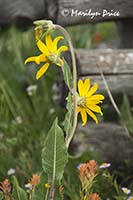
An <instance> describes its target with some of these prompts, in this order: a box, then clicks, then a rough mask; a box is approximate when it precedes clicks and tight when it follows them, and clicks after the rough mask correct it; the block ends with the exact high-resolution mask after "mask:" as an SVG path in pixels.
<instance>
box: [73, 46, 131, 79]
mask: <svg viewBox="0 0 133 200" xmlns="http://www.w3.org/2000/svg"><path fill="white" fill-rule="evenodd" d="M75 51H76V54H77V58H78V60H79V62H80V64H81V68H80V74H81V75H87V74H99V69H98V67H97V64H98V65H99V66H100V68H101V70H102V71H103V72H104V74H108V75H109V74H111V75H117V74H118V75H119V74H120V75H122V74H124V75H125V74H129V75H133V49H132V50H129V49H128V50H127V49H123V50H122V49H99V50H85V49H77V50H75ZM132 78H133V77H132Z"/></svg>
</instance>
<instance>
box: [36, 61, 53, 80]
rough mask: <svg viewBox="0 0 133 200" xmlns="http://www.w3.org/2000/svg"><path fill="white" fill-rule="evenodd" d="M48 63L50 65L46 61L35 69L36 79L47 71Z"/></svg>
mask: <svg viewBox="0 0 133 200" xmlns="http://www.w3.org/2000/svg"><path fill="white" fill-rule="evenodd" d="M49 65H50V63H48V62H47V63H45V64H44V65H43V66H42V67H41V69H39V70H38V71H37V74H36V79H37V80H38V79H39V78H40V77H41V76H42V75H43V74H44V73H45V72H46V71H47V69H48V67H49Z"/></svg>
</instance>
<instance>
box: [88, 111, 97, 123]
mask: <svg viewBox="0 0 133 200" xmlns="http://www.w3.org/2000/svg"><path fill="white" fill-rule="evenodd" d="M86 112H87V113H88V115H89V116H90V117H91V118H92V119H93V120H94V121H95V122H96V124H98V119H97V117H96V115H95V114H94V113H93V112H92V111H91V110H89V109H86Z"/></svg>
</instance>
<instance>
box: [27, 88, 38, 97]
mask: <svg viewBox="0 0 133 200" xmlns="http://www.w3.org/2000/svg"><path fill="white" fill-rule="evenodd" d="M36 90H37V85H30V86H28V87H27V88H26V91H27V94H28V95H29V96H32V95H33V94H35V92H36Z"/></svg>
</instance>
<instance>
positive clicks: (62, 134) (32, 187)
mask: <svg viewBox="0 0 133 200" xmlns="http://www.w3.org/2000/svg"><path fill="white" fill-rule="evenodd" d="M34 24H35V25H36V27H35V38H36V44H37V47H38V49H39V50H40V54H39V55H37V56H31V57H29V58H27V59H26V60H25V64H27V63H29V62H35V63H36V64H37V65H40V67H39V70H37V73H36V79H37V80H38V79H40V78H41V77H42V76H43V75H44V74H45V73H47V70H48V68H49V67H59V69H61V70H62V74H63V77H64V81H65V83H66V85H67V87H68V89H69V92H68V96H67V97H66V102H67V103H66V109H67V112H66V115H65V119H64V122H63V127H62V128H61V127H60V125H59V124H58V118H57V117H56V118H55V120H54V122H53V124H52V127H51V129H50V130H49V131H48V134H47V137H46V139H45V141H44V148H43V149H42V172H41V173H40V174H39V175H36V174H34V175H33V176H32V177H31V179H30V180H29V181H28V183H27V184H25V187H26V191H28V194H27V193H26V192H25V191H24V190H23V189H22V188H21V187H20V186H19V184H18V181H17V179H16V178H15V176H14V175H12V180H13V181H12V182H13V188H12V190H11V186H10V182H8V181H7V180H6V187H7V193H8V196H9V198H7V199H10V200H11V199H14V200H18V199H19V200H28V199H29V200H43V199H45V200H60V199H64V188H63V174H64V169H65V167H66V164H67V162H68V148H69V145H70V142H71V141H72V138H73V136H74V133H75V130H76V126H77V116H78V113H80V114H81V119H82V122H83V123H82V125H83V126H84V125H85V124H86V123H87V114H88V115H89V116H90V117H91V118H92V119H93V120H94V121H95V122H96V123H98V119H97V116H96V115H95V114H94V112H95V113H99V114H100V115H103V113H102V111H101V108H100V106H99V104H100V103H102V102H103V100H104V96H103V95H102V94H95V92H96V91H97V89H98V84H97V83H94V85H93V86H92V87H91V81H90V79H86V80H84V81H82V80H79V81H78V91H77V72H76V61H75V55H74V50H73V46H72V42H71V39H70V37H69V34H68V33H67V32H66V30H65V29H64V28H62V27H61V26H59V25H55V24H53V23H52V22H51V21H45V20H40V21H36V22H34ZM56 30H58V31H60V32H61V33H62V34H63V35H64V37H63V36H62V35H60V36H57V37H54V38H52V34H51V32H55V31H56ZM64 39H66V41H67V43H68V45H61V46H60V47H59V46H58V43H59V41H60V40H64ZM67 50H69V51H70V53H71V57H72V66H73V72H72V74H71V70H70V67H69V65H68V63H67V62H66V60H65V59H64V57H63V56H62V52H64V51H67ZM32 89H33V88H32ZM34 89H35V90H36V89H37V88H34ZM27 92H28V93H29V95H32V91H31V88H30V90H27ZM97 169H98V167H97V164H96V162H95V161H94V160H92V161H90V162H88V163H87V164H82V165H81V166H80V170H79V177H80V181H81V185H82V189H81V199H84V200H88V199H90V200H91V199H92V200H94V199H95V200H99V199H100V197H99V195H98V194H97V193H93V192H91V193H90V190H91V189H92V185H93V182H94V179H95V177H96V176H97ZM3 184H5V182H2V183H1V191H2V192H3V195H5V190H4V189H3ZM83 192H85V195H86V196H85V198H84V195H83Z"/></svg>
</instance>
